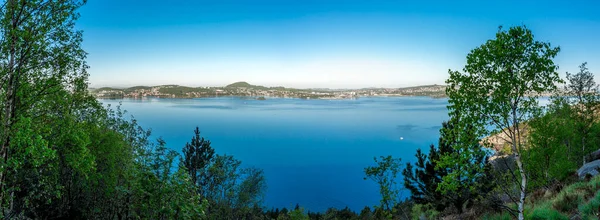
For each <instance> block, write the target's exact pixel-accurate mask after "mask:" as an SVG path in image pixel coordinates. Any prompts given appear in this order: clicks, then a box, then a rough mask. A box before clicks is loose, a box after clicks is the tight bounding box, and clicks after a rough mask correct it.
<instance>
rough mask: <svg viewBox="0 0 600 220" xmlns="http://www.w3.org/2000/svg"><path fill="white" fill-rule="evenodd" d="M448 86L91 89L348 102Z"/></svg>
mask: <svg viewBox="0 0 600 220" xmlns="http://www.w3.org/2000/svg"><path fill="white" fill-rule="evenodd" d="M445 89H446V86H443V85H426V86H416V87H406V88H364V89H336V90H333V89H294V88H285V87H282V86H277V87H265V86H258V85H252V84H249V83H247V82H236V83H232V84H229V85H227V86H223V87H188V86H179V85H160V86H135V87H130V88H124V89H119V88H110V87H102V88H98V89H92V90H91V92H92V93H93V94H94V95H95V96H96V97H98V98H141V97H148V96H152V97H163V98H199V97H215V96H258V97H261V96H262V97H284V98H305V99H346V98H357V97H364V96H430V97H436V98H439V97H445V96H446V95H445Z"/></svg>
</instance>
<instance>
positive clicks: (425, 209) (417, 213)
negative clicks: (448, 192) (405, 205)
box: [412, 204, 440, 220]
mask: <svg viewBox="0 0 600 220" xmlns="http://www.w3.org/2000/svg"><path fill="white" fill-rule="evenodd" d="M439 215H440V213H439V212H438V211H437V210H436V209H435V208H434V207H432V205H431V204H424V205H422V204H416V205H414V206H413V207H412V219H414V220H417V219H423V218H425V219H438V216H439Z"/></svg>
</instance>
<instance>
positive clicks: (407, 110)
mask: <svg viewBox="0 0 600 220" xmlns="http://www.w3.org/2000/svg"><path fill="white" fill-rule="evenodd" d="M102 102H103V103H105V104H112V105H113V106H114V105H115V104H118V103H119V102H122V107H123V108H124V109H126V110H128V112H129V113H130V114H132V115H134V116H135V118H136V119H138V122H139V124H140V125H142V126H144V127H145V128H151V129H152V132H153V136H154V137H159V136H161V137H163V138H164V139H165V141H166V142H167V145H168V147H169V148H171V149H174V150H177V151H179V152H181V148H182V147H183V146H184V145H185V143H186V142H188V141H189V140H190V139H191V137H192V135H193V130H194V128H195V126H199V127H200V131H201V135H202V136H203V137H205V138H207V139H209V140H211V142H212V146H213V148H215V150H216V152H217V153H218V154H228V155H233V156H234V157H235V158H237V159H239V160H241V161H242V165H243V166H254V167H258V168H261V169H263V170H264V172H265V176H266V178H267V185H268V189H267V192H266V195H265V200H264V201H265V203H264V205H265V206H266V207H267V208H270V207H278V208H282V207H287V208H292V207H293V206H295V204H297V203H298V204H300V205H301V206H303V207H305V208H307V209H308V210H310V211H324V210H325V209H327V208H328V207H336V208H344V207H346V206H348V207H349V208H351V209H353V210H355V211H360V210H361V209H362V208H364V207H365V206H373V205H377V204H378V203H379V199H380V197H379V192H378V188H377V185H376V184H375V183H373V182H372V181H370V180H364V179H363V178H364V173H363V169H364V168H365V167H367V166H369V165H373V163H374V162H373V157H376V156H383V155H393V156H394V157H401V158H402V160H403V162H413V161H414V160H415V158H414V154H415V150H416V149H417V148H423V149H424V150H426V149H428V146H429V145H430V144H431V143H436V144H437V139H438V136H439V135H438V130H439V128H440V125H441V123H442V121H444V120H446V119H447V110H446V104H447V100H446V99H433V98H427V97H393V98H392V97H389V98H387V97H376V98H360V99H356V100H301V99H284V98H280V99H279V98H273V99H267V100H266V101H259V100H249V99H243V98H239V97H225V98H201V99H157V98H150V99H144V100H139V99H138V100H134V99H124V100H102ZM400 137H403V140H400ZM398 181H399V183H400V184H401V179H399V180H398ZM403 196H408V193H407V192H404V193H403Z"/></svg>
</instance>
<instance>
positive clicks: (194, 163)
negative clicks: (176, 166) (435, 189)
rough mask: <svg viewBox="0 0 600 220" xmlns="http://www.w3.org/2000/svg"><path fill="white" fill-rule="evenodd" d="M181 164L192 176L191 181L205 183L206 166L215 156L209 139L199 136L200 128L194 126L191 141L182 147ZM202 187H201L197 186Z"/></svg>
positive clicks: (197, 183) (199, 183) (203, 193)
mask: <svg viewBox="0 0 600 220" xmlns="http://www.w3.org/2000/svg"><path fill="white" fill-rule="evenodd" d="M182 151H183V159H182V161H181V163H182V165H183V166H185V168H187V171H188V173H189V175H190V177H191V178H192V183H194V184H195V185H197V186H203V185H206V184H207V183H206V181H205V180H206V178H207V177H206V175H207V172H208V166H209V164H210V163H211V162H212V159H213V157H214V156H215V150H214V149H213V148H212V147H211V146H210V141H208V140H205V139H204V137H200V129H199V128H198V127H196V129H195V130H194V136H193V137H192V141H191V143H189V142H188V143H185V147H183V150H182ZM199 189H202V187H199ZM200 194H202V195H204V196H206V195H207V193H205V192H203V191H202V190H200Z"/></svg>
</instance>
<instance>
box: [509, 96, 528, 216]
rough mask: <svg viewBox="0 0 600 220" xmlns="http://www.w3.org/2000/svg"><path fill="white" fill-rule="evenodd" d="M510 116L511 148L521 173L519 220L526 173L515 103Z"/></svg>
mask: <svg viewBox="0 0 600 220" xmlns="http://www.w3.org/2000/svg"><path fill="white" fill-rule="evenodd" d="M512 116H513V125H512V127H513V133H512V136H513V137H512V142H513V143H512V150H513V154H514V155H515V161H516V162H517V168H518V169H519V173H520V174H521V193H520V196H519V204H518V206H519V220H523V219H524V218H525V217H524V215H523V211H524V205H525V196H526V190H527V175H525V168H524V167H523V162H522V161H521V154H520V152H519V148H520V145H521V131H520V130H519V121H518V120H517V107H516V104H513V106H512Z"/></svg>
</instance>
